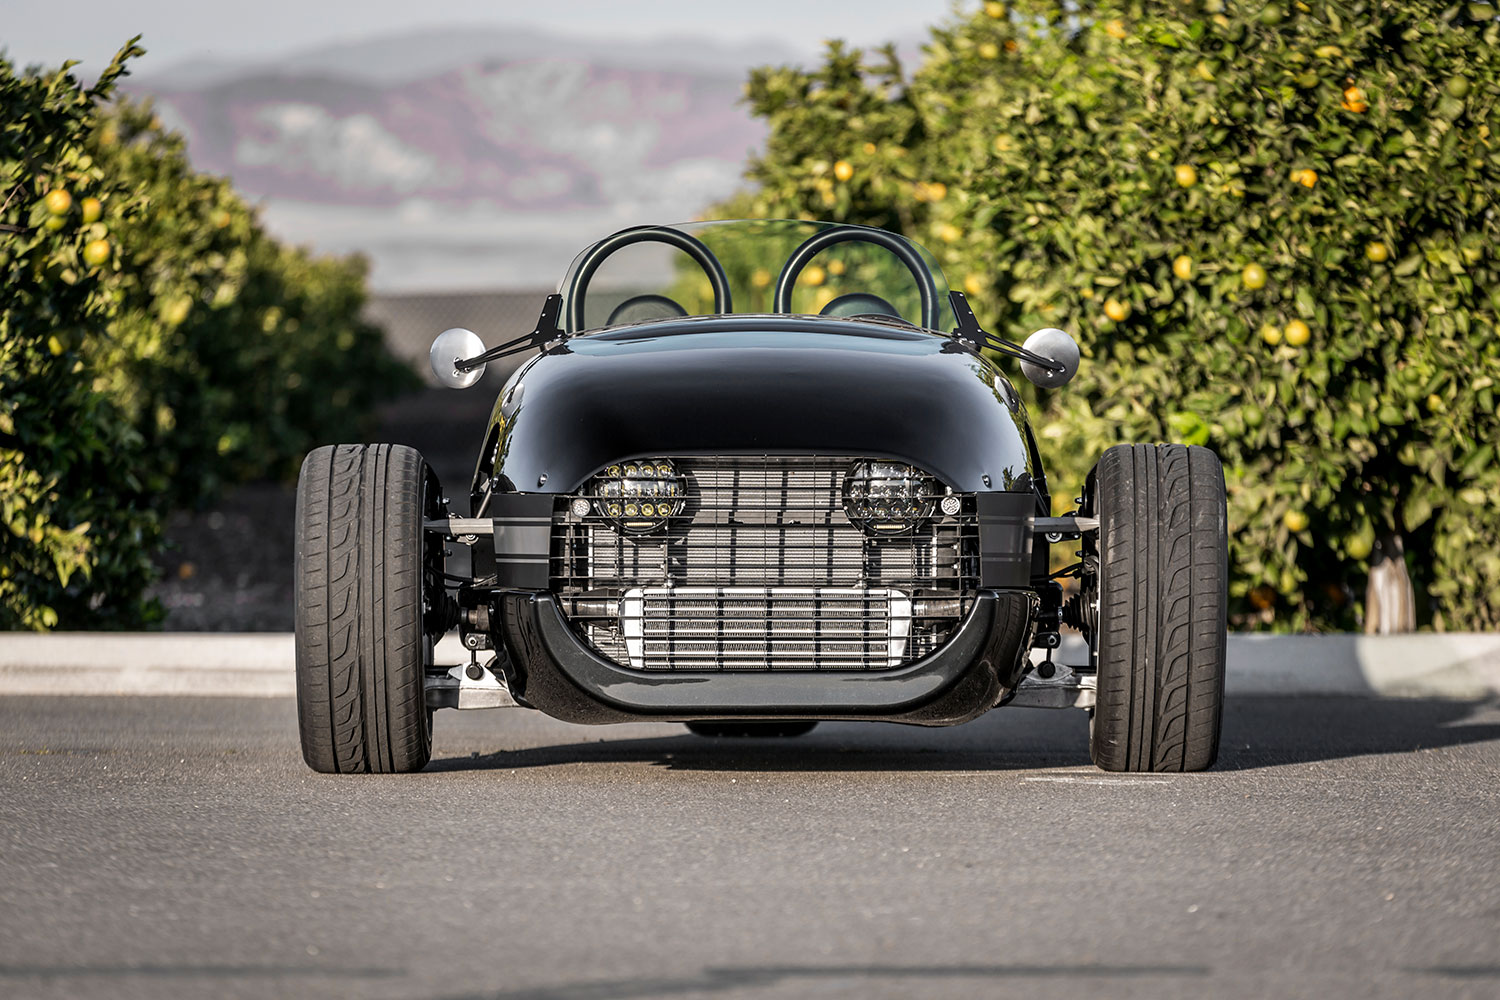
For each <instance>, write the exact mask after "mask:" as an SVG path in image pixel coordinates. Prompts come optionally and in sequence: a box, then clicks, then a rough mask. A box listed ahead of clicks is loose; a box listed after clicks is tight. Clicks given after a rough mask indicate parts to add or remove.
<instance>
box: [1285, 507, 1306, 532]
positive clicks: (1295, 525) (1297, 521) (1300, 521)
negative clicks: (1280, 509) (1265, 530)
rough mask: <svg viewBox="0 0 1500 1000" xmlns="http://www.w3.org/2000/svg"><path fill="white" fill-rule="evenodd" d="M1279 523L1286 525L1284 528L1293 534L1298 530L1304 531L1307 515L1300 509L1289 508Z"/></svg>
mask: <svg viewBox="0 0 1500 1000" xmlns="http://www.w3.org/2000/svg"><path fill="white" fill-rule="evenodd" d="M1281 523H1282V524H1284V525H1286V530H1287V531H1290V532H1292V533H1293V534H1296V533H1297V532H1299V531H1306V530H1307V525H1308V520H1307V515H1306V514H1304V513H1302V512H1301V511H1300V510H1289V511H1287V512H1286V514H1285V515H1283V516H1282V518H1281Z"/></svg>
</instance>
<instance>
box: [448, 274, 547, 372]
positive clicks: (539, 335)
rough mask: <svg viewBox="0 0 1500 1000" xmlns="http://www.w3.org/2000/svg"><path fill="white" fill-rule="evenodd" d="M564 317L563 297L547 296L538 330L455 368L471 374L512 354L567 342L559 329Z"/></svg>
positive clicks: (461, 362) (538, 322)
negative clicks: (559, 322) (558, 342)
mask: <svg viewBox="0 0 1500 1000" xmlns="http://www.w3.org/2000/svg"><path fill="white" fill-rule="evenodd" d="M561 315H562V296H561V295H558V294H557V293H555V292H554V293H553V294H551V295H549V296H547V301H545V302H543V303H542V313H541V315H540V316H538V317H537V320H536V329H535V330H532V331H531V332H530V333H525V334H522V335H521V336H519V337H517V338H516V339H514V340H507V341H506V342H505V343H503V344H501V345H499V346H498V347H491V348H490V349H489V350H487V351H485V352H484V353H483V354H476V355H474V357H472V358H465V359H463V360H462V361H458V362H455V363H454V365H453V367H454V368H456V369H458V370H459V371H461V372H471V371H473V370H474V369H475V368H478V367H479V366H480V365H483V364H487V363H488V362H491V361H494V360H495V359H496V358H503V357H506V356H507V355H510V354H517V353H519V352H521V351H529V350H531V349H533V348H540V347H545V346H546V345H547V344H549V343H550V342H552V341H554V340H559V339H562V340H566V339H567V335H566V334H565V333H563V332H562V330H560V329H558V326H557V318H558V317H559V316H561Z"/></svg>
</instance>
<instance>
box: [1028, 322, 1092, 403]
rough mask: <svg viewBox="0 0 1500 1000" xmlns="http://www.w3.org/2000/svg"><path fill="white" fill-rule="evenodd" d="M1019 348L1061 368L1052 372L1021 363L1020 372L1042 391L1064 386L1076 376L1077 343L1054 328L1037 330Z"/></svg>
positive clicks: (1038, 366) (1037, 366)
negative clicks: (1055, 363)
mask: <svg viewBox="0 0 1500 1000" xmlns="http://www.w3.org/2000/svg"><path fill="white" fill-rule="evenodd" d="M1021 346H1022V347H1024V348H1026V350H1028V351H1030V352H1031V353H1033V354H1039V355H1041V356H1042V357H1044V358H1048V359H1050V360H1052V361H1055V362H1057V363H1058V364H1060V365H1062V366H1063V370H1062V371H1060V372H1054V371H1048V370H1047V369H1046V368H1043V367H1042V366H1041V365H1035V364H1032V363H1031V362H1029V361H1022V362H1021V371H1022V372H1023V373H1024V374H1025V376H1026V377H1027V378H1029V379H1030V380H1031V381H1032V382H1033V383H1034V384H1036V385H1039V386H1041V387H1042V388H1043V389H1057V388H1060V387H1062V386H1065V385H1067V384H1068V383H1069V382H1071V381H1072V380H1073V376H1074V375H1077V374H1078V342H1077V341H1075V340H1074V339H1073V338H1072V337H1070V336H1068V334H1067V333H1065V332H1064V331H1062V330H1059V329H1057V328H1056V327H1051V326H1049V327H1046V328H1045V329H1041V330H1038V331H1037V332H1036V333H1033V334H1032V335H1031V336H1029V337H1027V338H1026V343H1024V344H1022V345H1021Z"/></svg>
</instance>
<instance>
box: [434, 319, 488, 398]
mask: <svg viewBox="0 0 1500 1000" xmlns="http://www.w3.org/2000/svg"><path fill="white" fill-rule="evenodd" d="M483 353H484V341H482V340H480V339H479V335H478V334H476V333H474V332H473V331H472V330H465V329H463V328H462V327H455V328H454V329H452V330H444V331H443V332H442V333H440V334H438V335H437V339H436V340H434V341H433V342H432V350H431V351H430V352H428V355H427V360H428V363H429V364H431V365H432V374H433V375H435V376H437V380H438V381H439V382H441V383H442V384H443V385H446V386H447V387H448V388H450V389H467V388H468V387H469V386H471V385H473V384H474V383H475V382H478V381H479V378H480V376H482V375H483V374H484V365H480V366H479V367H478V368H474V369H471V370H469V371H466V372H461V371H459V370H458V368H457V367H455V366H456V365H457V364H458V362H460V361H462V360H464V359H465V358H472V357H476V356H478V355H480V354H483Z"/></svg>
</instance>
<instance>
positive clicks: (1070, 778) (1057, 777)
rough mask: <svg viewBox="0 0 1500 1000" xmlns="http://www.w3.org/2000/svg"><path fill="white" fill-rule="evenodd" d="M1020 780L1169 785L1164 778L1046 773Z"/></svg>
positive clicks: (1064, 783) (1080, 783)
mask: <svg viewBox="0 0 1500 1000" xmlns="http://www.w3.org/2000/svg"><path fill="white" fill-rule="evenodd" d="M1021 780H1022V781H1046V782H1051V783H1053V784H1057V785H1170V784H1171V782H1170V781H1168V780H1167V779H1166V778H1086V777H1084V776H1082V775H1077V776H1074V775H1062V774H1047V775H1042V776H1040V777H1035V778H1022V779H1021Z"/></svg>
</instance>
